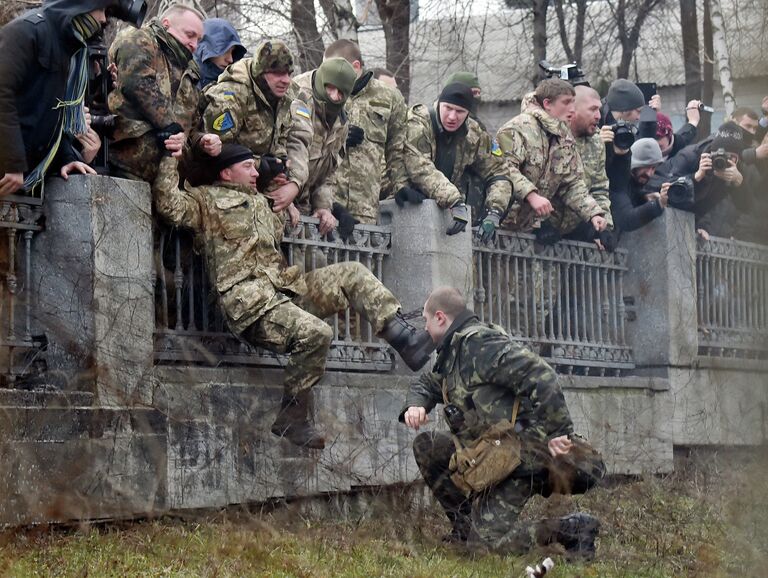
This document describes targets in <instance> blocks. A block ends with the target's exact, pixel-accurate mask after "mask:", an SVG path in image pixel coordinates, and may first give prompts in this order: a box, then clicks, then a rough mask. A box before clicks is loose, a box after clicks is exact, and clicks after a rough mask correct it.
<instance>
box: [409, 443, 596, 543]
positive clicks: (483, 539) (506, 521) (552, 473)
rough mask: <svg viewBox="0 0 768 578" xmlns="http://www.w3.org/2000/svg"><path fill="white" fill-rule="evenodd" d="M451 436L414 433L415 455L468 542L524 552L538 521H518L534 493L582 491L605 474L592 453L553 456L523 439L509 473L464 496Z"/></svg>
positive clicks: (536, 539)
mask: <svg viewBox="0 0 768 578" xmlns="http://www.w3.org/2000/svg"><path fill="white" fill-rule="evenodd" d="M455 449H456V448H455V446H454V444H453V440H452V438H451V436H450V435H449V434H447V433H443V432H425V433H421V434H419V435H418V436H416V439H415V440H414V442H413V453H414V457H415V458H416V463H417V464H418V466H419V470H420V471H421V474H422V476H423V477H424V481H425V482H426V483H427V485H428V486H429V488H430V490H432V493H433V495H434V496H435V499H436V500H437V501H438V502H439V503H440V505H441V506H442V507H443V509H444V510H445V513H446V515H447V517H448V519H449V520H450V521H451V522H452V523H453V524H454V527H457V526H461V525H464V526H465V527H466V528H467V529H468V530H469V531H468V535H469V539H468V545H469V546H470V547H474V548H478V549H489V550H494V551H499V552H504V553H516V554H522V553H525V552H527V551H528V550H530V549H531V547H533V546H534V545H536V544H537V542H539V541H540V536H541V533H542V530H543V528H544V526H543V524H542V521H541V520H538V521H529V520H520V512H522V510H523V507H524V506H525V504H526V503H527V502H528V500H529V499H530V498H531V497H533V496H535V495H542V496H544V497H548V496H550V495H551V494H553V493H560V494H581V493H584V492H586V491H587V490H588V489H589V488H591V487H593V486H594V485H595V484H596V483H597V482H599V481H600V480H601V479H602V478H603V476H604V475H605V464H604V463H603V460H602V457H601V456H600V454H598V453H597V452H594V451H589V452H579V453H578V455H574V456H573V457H571V458H568V459H567V460H565V461H562V460H561V459H558V460H555V459H553V458H552V457H550V455H549V451H548V450H547V448H546V446H545V445H543V444H533V443H530V442H526V441H523V446H522V453H521V459H522V463H521V464H520V466H518V468H517V469H516V470H515V471H514V472H512V474H511V475H510V476H509V477H508V478H507V479H505V480H504V481H502V482H501V483H499V484H497V485H496V486H494V487H492V488H489V489H487V490H485V491H483V492H481V493H478V494H473V495H471V496H469V497H467V496H465V495H464V494H463V493H462V492H461V491H460V490H459V489H458V488H457V487H456V486H455V485H454V483H453V482H452V481H451V478H450V475H451V472H450V470H449V467H448V464H449V463H450V460H451V455H453V453H454V451H455Z"/></svg>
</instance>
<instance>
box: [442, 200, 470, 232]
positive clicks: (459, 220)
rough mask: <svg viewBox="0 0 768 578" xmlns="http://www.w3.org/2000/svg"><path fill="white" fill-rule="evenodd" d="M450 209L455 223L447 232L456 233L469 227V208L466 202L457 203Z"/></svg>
mask: <svg viewBox="0 0 768 578" xmlns="http://www.w3.org/2000/svg"><path fill="white" fill-rule="evenodd" d="M450 211H451V217H453V223H451V225H450V226H449V227H448V230H446V231H445V234H446V235H456V234H457V233H461V232H462V231H463V230H464V229H466V228H467V223H469V209H468V208H467V205H465V204H464V203H456V204H454V205H453V206H452V207H451V209H450Z"/></svg>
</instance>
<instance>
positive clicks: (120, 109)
mask: <svg viewBox="0 0 768 578" xmlns="http://www.w3.org/2000/svg"><path fill="white" fill-rule="evenodd" d="M152 22H156V20H153V21H152ZM109 59H110V61H111V62H113V63H114V64H115V65H116V66H117V83H116V84H115V88H114V90H113V91H112V92H110V94H109V109H110V111H112V113H113V114H115V115H117V118H116V121H115V130H114V133H113V142H112V143H111V145H110V147H109V153H110V156H109V161H110V163H111V164H112V165H113V166H114V167H116V168H117V169H118V171H117V172H118V173H119V174H121V176H126V177H130V178H135V179H139V180H144V181H147V182H152V181H153V180H154V179H155V176H156V175H157V167H158V165H159V164H160V158H161V156H162V151H161V150H160V148H159V147H158V145H157V139H156V138H155V134H154V131H155V130H157V129H162V128H165V127H167V126H168V125H170V124H172V123H174V122H177V123H179V124H180V125H181V127H182V128H183V129H184V132H186V133H187V137H188V140H187V142H188V144H189V143H191V142H194V141H195V140H196V139H197V134H198V131H197V128H198V125H199V122H200V116H199V104H200V90H199V89H198V88H197V84H198V82H199V80H200V72H199V69H198V67H197V64H196V63H195V61H194V60H190V61H189V63H188V65H187V66H186V68H182V67H180V66H179V64H178V61H177V60H176V58H174V56H173V55H172V54H171V52H170V49H169V48H168V47H167V46H166V45H165V44H164V43H163V41H162V40H161V39H160V38H159V36H158V34H157V33H156V31H155V30H154V29H153V27H152V23H150V24H148V25H147V26H145V27H143V28H140V29H136V28H132V27H127V28H124V29H123V30H122V31H120V33H119V34H118V35H117V37H116V38H115V41H114V42H113V43H112V46H110V49H109ZM187 153H188V151H187Z"/></svg>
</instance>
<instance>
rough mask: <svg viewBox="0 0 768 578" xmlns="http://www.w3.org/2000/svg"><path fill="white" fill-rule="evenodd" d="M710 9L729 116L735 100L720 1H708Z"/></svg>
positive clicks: (714, 44) (713, 42) (724, 101)
mask: <svg viewBox="0 0 768 578" xmlns="http://www.w3.org/2000/svg"><path fill="white" fill-rule="evenodd" d="M710 1H711V3H712V4H711V8H712V13H711V17H712V44H713V46H714V49H715V59H716V60H717V69H718V72H719V74H720V84H721V85H722V87H723V103H724V104H725V114H726V116H730V115H731V113H732V112H733V109H734V108H736V99H735V98H734V96H733V80H732V79H731V64H730V62H729V59H728V44H727V43H726V42H725V22H724V21H723V8H722V6H721V5H720V0H710Z"/></svg>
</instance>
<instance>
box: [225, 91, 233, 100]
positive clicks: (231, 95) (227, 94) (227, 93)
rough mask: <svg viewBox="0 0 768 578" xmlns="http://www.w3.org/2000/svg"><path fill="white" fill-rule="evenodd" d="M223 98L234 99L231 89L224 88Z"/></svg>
mask: <svg viewBox="0 0 768 578" xmlns="http://www.w3.org/2000/svg"><path fill="white" fill-rule="evenodd" d="M224 100H235V93H234V92H233V91H231V90H225V91H224Z"/></svg>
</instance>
